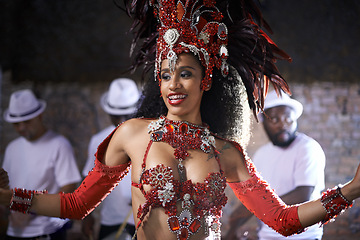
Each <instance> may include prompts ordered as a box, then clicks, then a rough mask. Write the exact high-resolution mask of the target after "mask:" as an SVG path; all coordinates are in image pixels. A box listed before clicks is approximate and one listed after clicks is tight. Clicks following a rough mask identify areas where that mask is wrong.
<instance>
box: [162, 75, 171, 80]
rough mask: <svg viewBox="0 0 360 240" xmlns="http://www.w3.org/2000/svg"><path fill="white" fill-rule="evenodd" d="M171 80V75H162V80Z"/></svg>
mask: <svg viewBox="0 0 360 240" xmlns="http://www.w3.org/2000/svg"><path fill="white" fill-rule="evenodd" d="M169 79H170V74H169V73H163V74H161V80H165V81H166V80H169Z"/></svg>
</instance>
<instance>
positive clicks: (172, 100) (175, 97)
mask: <svg viewBox="0 0 360 240" xmlns="http://www.w3.org/2000/svg"><path fill="white" fill-rule="evenodd" d="M186 97H187V95H186V94H169V95H168V103H169V104H170V105H179V104H181V103H182V102H183V101H184V100H185V98H186Z"/></svg>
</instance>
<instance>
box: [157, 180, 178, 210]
mask: <svg viewBox="0 0 360 240" xmlns="http://www.w3.org/2000/svg"><path fill="white" fill-rule="evenodd" d="M174 195H175V192H174V186H173V184H172V183H171V182H167V183H166V184H165V186H164V189H163V190H158V198H159V200H160V202H162V205H163V207H165V205H166V203H168V202H170V201H171V200H172V199H173V198H174Z"/></svg>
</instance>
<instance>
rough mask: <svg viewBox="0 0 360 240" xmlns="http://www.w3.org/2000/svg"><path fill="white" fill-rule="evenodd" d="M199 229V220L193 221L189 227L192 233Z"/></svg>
mask: <svg viewBox="0 0 360 240" xmlns="http://www.w3.org/2000/svg"><path fill="white" fill-rule="evenodd" d="M200 227H201V222H200V221H199V219H195V220H194V221H193V222H192V223H191V224H190V226H189V229H190V231H191V232H192V233H196V232H197V230H199V228H200Z"/></svg>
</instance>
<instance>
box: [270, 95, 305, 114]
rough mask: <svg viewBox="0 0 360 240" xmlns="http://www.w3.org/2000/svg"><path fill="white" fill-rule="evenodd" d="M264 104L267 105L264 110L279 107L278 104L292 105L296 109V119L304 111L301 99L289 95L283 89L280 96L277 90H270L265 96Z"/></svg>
mask: <svg viewBox="0 0 360 240" xmlns="http://www.w3.org/2000/svg"><path fill="white" fill-rule="evenodd" d="M264 105H265V106H264V110H266V109H268V108H273V107H277V106H288V107H291V108H292V109H294V111H295V117H296V119H298V118H299V117H300V116H301V114H302V112H303V105H302V104H301V103H300V102H299V101H296V100H295V99H292V98H290V96H289V95H287V94H286V93H285V92H283V91H281V95H280V96H278V95H277V94H276V92H275V90H273V91H272V92H270V93H269V94H268V95H267V96H266V98H265V104H264Z"/></svg>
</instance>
